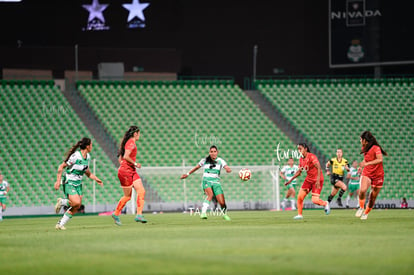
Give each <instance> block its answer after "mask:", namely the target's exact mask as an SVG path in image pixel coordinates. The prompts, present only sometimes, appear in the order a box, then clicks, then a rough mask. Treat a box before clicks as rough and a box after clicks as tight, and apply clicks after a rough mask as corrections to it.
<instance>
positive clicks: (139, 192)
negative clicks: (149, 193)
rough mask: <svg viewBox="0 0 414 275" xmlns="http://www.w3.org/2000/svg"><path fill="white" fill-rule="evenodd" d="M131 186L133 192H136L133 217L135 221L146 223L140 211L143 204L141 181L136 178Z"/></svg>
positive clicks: (143, 194) (143, 193) (143, 195)
mask: <svg viewBox="0 0 414 275" xmlns="http://www.w3.org/2000/svg"><path fill="white" fill-rule="evenodd" d="M137 175H138V174H137ZM133 186H134V189H135V191H137V216H136V217H135V221H136V222H142V223H146V222H147V220H146V219H145V218H144V216H143V215H142V210H143V209H144V203H145V188H144V185H143V184H142V180H141V179H140V178H139V177H138V178H137V179H135V180H134V183H133Z"/></svg>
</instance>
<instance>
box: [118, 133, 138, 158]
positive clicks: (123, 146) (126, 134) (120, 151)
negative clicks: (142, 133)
mask: <svg viewBox="0 0 414 275" xmlns="http://www.w3.org/2000/svg"><path fill="white" fill-rule="evenodd" d="M138 132H139V128H138V126H131V127H129V129H128V131H126V132H125V135H124V137H123V139H122V142H121V147H119V150H118V155H117V157H120V156H121V157H123V156H124V154H125V144H126V143H127V141H128V140H129V139H130V138H132V137H133V136H134V133H138Z"/></svg>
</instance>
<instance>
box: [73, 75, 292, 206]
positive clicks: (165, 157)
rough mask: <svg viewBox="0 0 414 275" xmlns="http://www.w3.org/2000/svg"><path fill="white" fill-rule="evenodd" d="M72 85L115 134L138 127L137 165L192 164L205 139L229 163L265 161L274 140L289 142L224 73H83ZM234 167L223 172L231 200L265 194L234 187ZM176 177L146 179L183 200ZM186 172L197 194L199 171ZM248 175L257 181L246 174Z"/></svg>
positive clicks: (167, 197) (169, 197) (196, 197)
mask: <svg viewBox="0 0 414 275" xmlns="http://www.w3.org/2000/svg"><path fill="white" fill-rule="evenodd" d="M77 87H78V90H79V91H80V93H81V95H82V96H83V97H84V98H85V100H86V101H87V103H88V104H89V106H90V108H91V109H92V110H93V111H94V112H95V114H96V115H97V117H98V118H99V120H100V121H101V122H102V124H103V125H104V127H105V128H106V129H107V130H108V132H109V133H110V134H111V135H112V136H113V137H114V139H115V140H117V141H119V142H120V140H121V139H122V137H123V135H124V133H125V131H126V130H127V129H128V128H129V126H130V125H138V126H139V127H140V129H141V138H140V140H139V141H138V160H139V162H141V163H142V165H143V166H182V165H183V162H184V164H185V165H186V166H195V165H196V164H197V163H198V162H199V160H200V159H201V158H202V157H205V156H207V155H208V149H209V146H210V145H211V144H216V145H218V147H219V151H220V152H219V156H221V157H223V158H224V159H225V160H226V161H227V162H228V163H229V165H230V166H234V165H246V166H248V165H270V164H271V163H272V159H275V158H276V153H275V149H276V147H277V144H278V143H280V144H282V146H284V147H285V148H294V145H293V144H292V143H291V141H290V140H289V139H288V138H287V137H286V136H285V135H284V134H283V133H282V132H281V131H280V130H279V129H278V128H277V127H276V126H275V125H274V124H273V123H272V122H271V121H270V120H269V119H268V118H267V117H266V116H265V115H264V114H263V113H262V112H261V111H260V110H259V109H258V108H257V106H255V105H254V103H253V102H252V101H251V100H250V99H249V98H248V97H247V96H246V95H245V94H244V92H243V91H242V90H241V89H240V88H239V87H238V86H237V85H235V84H234V83H232V82H231V81H174V82H113V81H112V82H99V81H92V82H91V81H89V82H85V81H84V82H78V84H77ZM237 172H238V171H234V172H233V174H231V175H229V176H227V177H226V179H225V181H226V183H225V184H224V186H225V187H224V188H225V192H226V196H227V197H228V198H229V199H230V200H231V199H234V200H236V199H238V198H239V197H240V196H241V197H243V199H245V200H247V199H255V198H258V199H260V200H266V199H267V198H268V194H267V193H266V191H260V190H258V189H257V190H254V191H252V190H249V189H248V188H244V189H243V191H240V190H239V189H240V180H239V179H238V176H237ZM144 176H145V175H144ZM178 177H179V176H165V177H164V178H160V179H158V180H151V177H150V176H149V177H147V178H146V179H147V180H148V181H149V183H150V184H151V187H153V188H154V189H155V190H157V192H158V193H159V195H160V196H161V198H162V199H163V200H164V201H182V191H180V190H182V181H180V180H179V179H178ZM193 178H195V179H194V180H193V179H191V180H189V181H188V190H192V191H194V190H195V192H194V193H191V192H190V193H189V194H190V195H189V196H190V197H189V198H188V199H189V200H190V201H191V200H193V201H200V197H201V195H200V194H201V189H200V179H201V175H200V176H194V177H193ZM256 179H257V180H258V181H259V179H260V177H257V178H256ZM223 180H224V179H223ZM251 183H252V185H251V186H253V187H254V188H256V187H257V188H260V186H255V185H254V182H253V180H252V181H251ZM244 190H245V191H244ZM249 192H252V194H250V193H249ZM267 192H268V191H267Z"/></svg>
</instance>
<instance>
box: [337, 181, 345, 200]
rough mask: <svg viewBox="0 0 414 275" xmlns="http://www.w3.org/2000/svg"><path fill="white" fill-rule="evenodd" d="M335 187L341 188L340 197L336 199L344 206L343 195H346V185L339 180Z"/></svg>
mask: <svg viewBox="0 0 414 275" xmlns="http://www.w3.org/2000/svg"><path fill="white" fill-rule="evenodd" d="M335 187H336V188H340V190H339V195H338V199H337V200H336V202H337V203H338V206H342V196H343V195H344V193H345V191H346V185H345V183H344V182H343V181H341V180H338V181H337V182H336V183H335Z"/></svg>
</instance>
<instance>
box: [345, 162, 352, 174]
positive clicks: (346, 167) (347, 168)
mask: <svg viewBox="0 0 414 275" xmlns="http://www.w3.org/2000/svg"><path fill="white" fill-rule="evenodd" d="M345 169H346V171H347V172H349V171H351V169H349V163H348V162H346V164H345Z"/></svg>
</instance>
